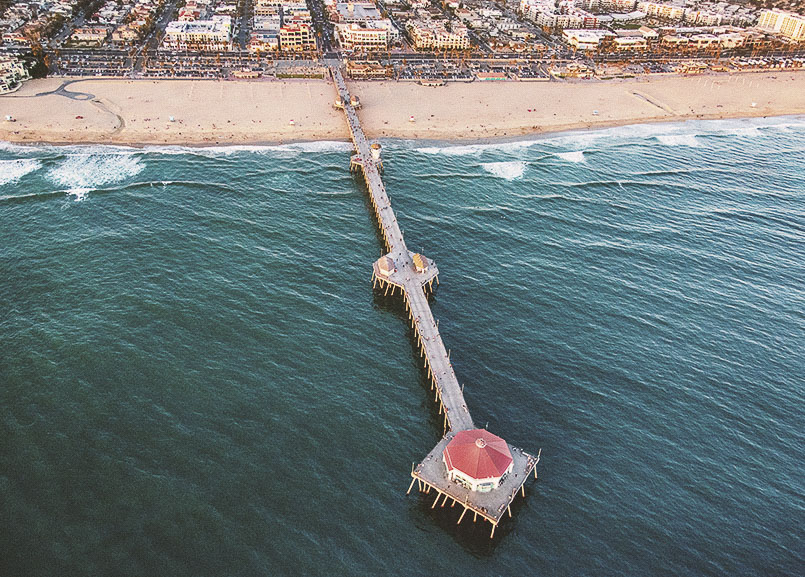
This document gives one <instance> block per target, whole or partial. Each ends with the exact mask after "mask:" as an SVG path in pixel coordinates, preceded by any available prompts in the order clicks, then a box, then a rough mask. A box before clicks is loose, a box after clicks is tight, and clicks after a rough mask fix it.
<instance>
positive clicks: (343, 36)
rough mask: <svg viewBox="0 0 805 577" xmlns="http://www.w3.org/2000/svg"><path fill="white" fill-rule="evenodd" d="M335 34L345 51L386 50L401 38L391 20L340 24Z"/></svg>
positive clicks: (336, 27) (337, 25) (336, 26)
mask: <svg viewBox="0 0 805 577" xmlns="http://www.w3.org/2000/svg"><path fill="white" fill-rule="evenodd" d="M335 33H336V36H337V37H338V41H339V42H340V44H341V47H342V48H344V49H345V50H359V51H360V50H386V49H387V48H388V47H389V45H390V44H391V43H393V42H394V41H396V40H397V39H398V38H399V33H398V32H397V29H396V28H394V25H393V24H392V23H391V21H390V20H374V21H369V22H365V23H360V24H357V23H354V22H353V23H350V24H344V23H338V24H336V25H335Z"/></svg>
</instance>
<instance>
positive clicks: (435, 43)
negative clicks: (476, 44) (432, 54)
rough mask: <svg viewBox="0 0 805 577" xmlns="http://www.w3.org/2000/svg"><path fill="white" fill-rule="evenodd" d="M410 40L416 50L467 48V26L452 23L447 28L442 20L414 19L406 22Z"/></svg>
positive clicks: (468, 39) (468, 43)
mask: <svg viewBox="0 0 805 577" xmlns="http://www.w3.org/2000/svg"><path fill="white" fill-rule="evenodd" d="M407 29H408V33H409V34H410V35H411V41H412V43H413V45H414V48H415V49H417V50H469V48H470V37H469V34H468V33H467V28H466V27H465V26H464V25H462V24H458V23H457V22H453V23H452V29H451V30H447V28H446V27H445V26H444V24H443V23H442V22H437V21H435V20H414V21H411V22H408V24H407Z"/></svg>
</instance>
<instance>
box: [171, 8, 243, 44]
mask: <svg viewBox="0 0 805 577" xmlns="http://www.w3.org/2000/svg"><path fill="white" fill-rule="evenodd" d="M231 44H232V19H231V18H230V17H229V16H213V17H212V19H211V20H196V21H195V22H179V21H173V22H171V23H169V24H168V26H167V27H166V28H165V38H164V40H163V41H162V47H163V48H167V49H170V50H224V51H225V50H229V49H230V48H231Z"/></svg>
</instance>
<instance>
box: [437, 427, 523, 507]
mask: <svg viewBox="0 0 805 577" xmlns="http://www.w3.org/2000/svg"><path fill="white" fill-rule="evenodd" d="M442 460H443V461H444V466H445V467H446V469H447V477H448V479H450V480H451V481H454V482H456V483H458V484H459V485H462V486H463V487H466V488H467V489H470V490H471V491H478V492H480V493H488V492H489V491H492V490H494V489H497V488H498V487H499V486H500V484H501V483H502V482H503V481H504V480H505V479H506V477H507V476H508V475H509V473H511V471H512V468H513V464H514V459H512V454H511V450H509V445H508V444H507V443H506V441H504V440H503V439H501V438H500V437H498V436H497V435H493V434H492V433H490V432H489V431H487V430H486V429H473V430H469V431H459V432H458V433H456V435H455V437H453V438H452V439H451V440H450V442H449V443H447V446H446V447H445V448H444V452H443V453H442Z"/></svg>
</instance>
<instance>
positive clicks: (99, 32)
mask: <svg viewBox="0 0 805 577" xmlns="http://www.w3.org/2000/svg"><path fill="white" fill-rule="evenodd" d="M108 36H109V29H108V28H105V27H103V26H81V27H79V28H76V29H75V30H74V31H73V33H72V34H71V35H70V42H72V43H76V44H78V43H81V44H90V45H95V46H100V45H101V44H103V43H104V42H106V39H107V38H108Z"/></svg>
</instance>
